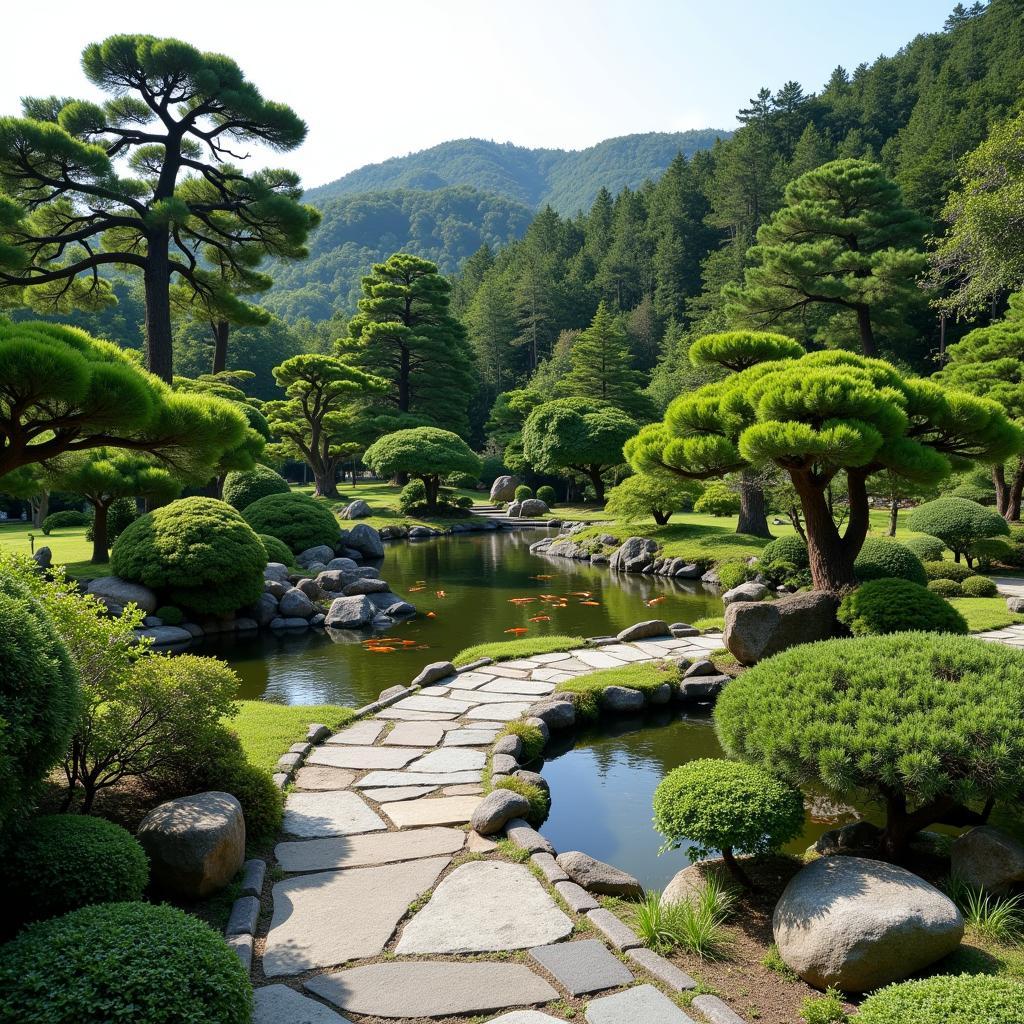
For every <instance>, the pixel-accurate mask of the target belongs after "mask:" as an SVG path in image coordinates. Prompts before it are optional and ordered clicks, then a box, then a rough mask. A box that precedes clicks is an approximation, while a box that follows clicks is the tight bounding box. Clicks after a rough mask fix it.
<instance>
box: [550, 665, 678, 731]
mask: <svg viewBox="0 0 1024 1024" xmlns="http://www.w3.org/2000/svg"><path fill="white" fill-rule="evenodd" d="M678 681H679V672H678V668H677V667H676V666H675V665H673V664H662V663H661V662H647V663H646V664H641V665H627V666H625V667H624V668H604V669H599V670H597V671H596V672H587V673H586V674H585V675H581V676H576V678H575V679H565V680H563V681H562V682H560V683H559V684H558V685H557V686H556V687H555V692H556V693H560V694H566V695H568V697H569V699H570V700H571V701H572V702H573V704H575V705H576V713H577V715H578V716H579V717H580V718H597V716H598V715H599V714H600V710H601V694H602V693H604V691H605V690H607V689H608V687H609V686H624V687H626V688H628V689H630V690H639V691H640V692H641V693H644V694H650V693H652V692H653V691H654V690H657V689H658V687H659V686H662V685H663V684H665V683H669V684H672V683H677V682H678Z"/></svg>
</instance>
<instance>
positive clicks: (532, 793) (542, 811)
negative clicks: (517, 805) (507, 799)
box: [494, 776, 551, 828]
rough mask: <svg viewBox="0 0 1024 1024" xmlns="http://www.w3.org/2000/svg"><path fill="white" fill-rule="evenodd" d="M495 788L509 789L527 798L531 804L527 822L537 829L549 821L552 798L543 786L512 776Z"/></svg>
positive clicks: (495, 785)
mask: <svg viewBox="0 0 1024 1024" xmlns="http://www.w3.org/2000/svg"><path fill="white" fill-rule="evenodd" d="M494 788H495V789H508V790H511V791H512V792H513V793H518V794H519V795H520V796H522V797H526V799H527V800H529V802H530V810H529V811H528V812H527V815H526V820H527V821H528V822H529V823H530V824H531V825H533V826H534V827H535V828H540V826H541V825H543V824H544V822H545V821H546V820H547V816H548V813H549V812H550V810H551V796H550V794H549V793H548V791H547V790H546V789H545V788H544V787H543V786H538V785H537V784H536V783H535V782H527V781H526V780H525V779H517V778H516V777H515V776H512V777H510V778H507V779H501V780H500V781H499V782H496V783H495V784H494Z"/></svg>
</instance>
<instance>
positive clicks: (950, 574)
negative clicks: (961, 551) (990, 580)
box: [924, 561, 974, 583]
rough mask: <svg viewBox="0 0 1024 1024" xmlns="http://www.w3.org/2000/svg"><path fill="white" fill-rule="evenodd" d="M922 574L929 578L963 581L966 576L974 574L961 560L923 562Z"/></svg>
mask: <svg viewBox="0 0 1024 1024" xmlns="http://www.w3.org/2000/svg"><path fill="white" fill-rule="evenodd" d="M924 574H925V576H927V577H928V579H930V580H956V582H957V583H963V581H964V580H965V579H967V577H968V576H973V575H974V570H973V569H969V568H968V567H967V566H966V565H964V564H963V562H948V561H935V562H925V563H924Z"/></svg>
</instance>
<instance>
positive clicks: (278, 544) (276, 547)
mask: <svg viewBox="0 0 1024 1024" xmlns="http://www.w3.org/2000/svg"><path fill="white" fill-rule="evenodd" d="M256 536H257V537H259V539H260V543H261V544H262V545H263V550H264V551H266V553H267V561H268V562H280V563H281V564H282V565H291V564H292V559H293V558H294V557H295V556H294V555H293V554H292V553H291V551H290V550H289V549H288V545H287V544H285V542H284V541H283V540H278V539H277V537H272V536H271V535H270V534H269V533H258V534H256Z"/></svg>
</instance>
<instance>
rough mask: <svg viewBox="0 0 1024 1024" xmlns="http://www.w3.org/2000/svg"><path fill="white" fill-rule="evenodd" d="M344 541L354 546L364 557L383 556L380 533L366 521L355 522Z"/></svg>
mask: <svg viewBox="0 0 1024 1024" xmlns="http://www.w3.org/2000/svg"><path fill="white" fill-rule="evenodd" d="M345 543H346V544H347V545H348V546H349V547H350V548H355V550H356V551H358V552H359V553H360V554H362V555H363V557H364V558H383V557H384V544H383V543H382V542H381V539H380V534H379V533H378V532H377V531H376V530H375V529H374V528H373V527H372V526H367V524H366V523H357V524H356V525H355V526H353V527H352V532H351V533H350V534H349V535H348V540H347V541H346V542H345Z"/></svg>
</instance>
